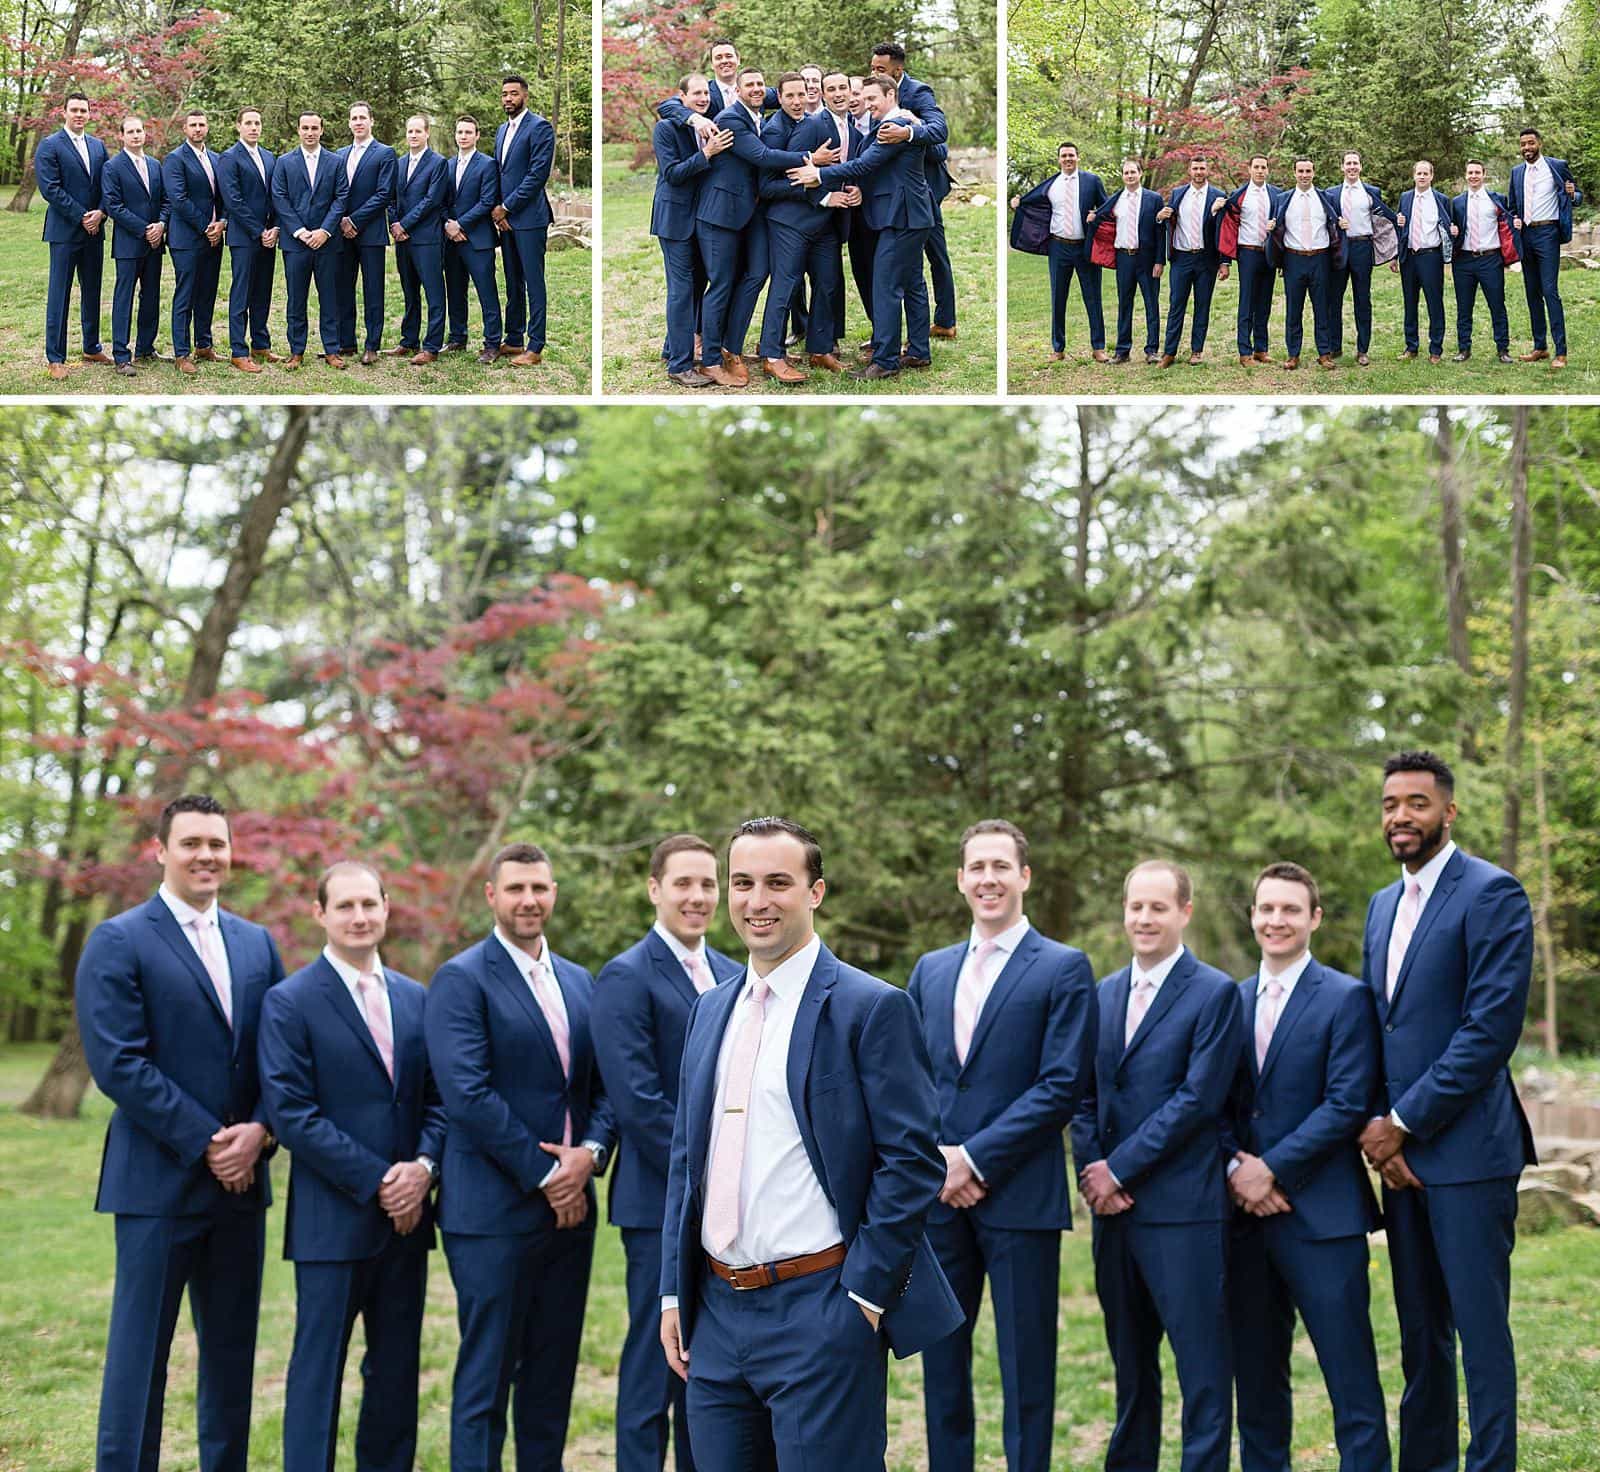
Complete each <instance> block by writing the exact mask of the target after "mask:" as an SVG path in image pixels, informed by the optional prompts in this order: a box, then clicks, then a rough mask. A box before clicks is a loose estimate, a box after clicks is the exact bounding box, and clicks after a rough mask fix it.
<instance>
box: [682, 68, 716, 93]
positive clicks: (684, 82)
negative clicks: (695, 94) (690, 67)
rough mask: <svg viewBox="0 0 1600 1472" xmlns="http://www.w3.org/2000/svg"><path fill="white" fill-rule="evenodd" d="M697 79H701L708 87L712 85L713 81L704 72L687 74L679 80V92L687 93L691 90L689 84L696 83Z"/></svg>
mask: <svg viewBox="0 0 1600 1472" xmlns="http://www.w3.org/2000/svg"><path fill="white" fill-rule="evenodd" d="M696 77H699V78H700V80H701V81H702V82H704V83H705V84H706V85H707V86H708V87H709V86H710V85H711V79H710V78H709V77H707V76H706V74H705V73H704V72H685V73H684V74H683V75H682V76H681V77H679V78H678V91H680V92H687V91H688V90H689V83H690V82H692V81H694V79H695V78H696Z"/></svg>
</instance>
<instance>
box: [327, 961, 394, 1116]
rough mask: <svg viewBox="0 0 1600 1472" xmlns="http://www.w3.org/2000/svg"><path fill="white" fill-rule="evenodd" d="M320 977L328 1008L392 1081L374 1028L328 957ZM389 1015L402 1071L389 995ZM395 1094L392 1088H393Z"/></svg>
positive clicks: (392, 995) (392, 1007) (392, 1005)
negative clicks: (376, 1039)
mask: <svg viewBox="0 0 1600 1472" xmlns="http://www.w3.org/2000/svg"><path fill="white" fill-rule="evenodd" d="M317 967H318V971H317V978H318V980H319V981H320V982H321V984H322V990H323V992H324V994H325V995H326V996H327V998H328V1003H329V1005H330V1006H331V1007H332V1008H333V1010H334V1011H335V1012H337V1013H338V1014H339V1020H340V1021H341V1022H343V1023H344V1025H345V1026H346V1027H348V1028H349V1029H350V1031H351V1032H353V1033H354V1034H355V1035H356V1040H357V1041H358V1042H359V1043H360V1044H361V1046H362V1047H363V1048H365V1049H366V1050H367V1054H368V1056H369V1057H371V1059H372V1061H373V1062H374V1063H375V1064H377V1066H378V1072H379V1073H381V1074H382V1075H383V1077H384V1081H385V1082H386V1083H387V1082H389V1073H388V1070H387V1069H386V1068H384V1066H383V1054H382V1053H380V1052H379V1051H378V1045H377V1043H375V1042H374V1041H373V1039H372V1029H371V1028H370V1027H368V1026H367V1019H366V1018H365V1017H363V1016H362V1015H361V1009H360V1008H359V1007H357V1006H356V999H355V998H354V997H352V996H351V995H350V988H349V987H347V986H346V985H345V984H344V979H343V978H342V977H341V976H340V975H339V973H338V972H337V971H335V970H334V969H333V963H332V962H331V961H329V960H328V958H327V957H326V956H322V957H319V958H318V960H317ZM389 1016H390V1017H391V1018H392V1019H393V1021H392V1022H391V1025H390V1026H391V1031H392V1032H393V1034H394V1039H395V1043H394V1052H395V1072H396V1074H398V1073H399V1072H400V1062H399V1060H400V1041H399V1040H400V1027H399V1021H400V1019H399V1018H398V1016H396V1004H395V999H394V993H393V992H390V994H389ZM391 1092H392V1089H391Z"/></svg>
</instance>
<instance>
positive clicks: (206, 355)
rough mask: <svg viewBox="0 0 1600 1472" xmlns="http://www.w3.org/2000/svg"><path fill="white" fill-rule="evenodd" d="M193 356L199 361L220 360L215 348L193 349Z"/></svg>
mask: <svg viewBox="0 0 1600 1472" xmlns="http://www.w3.org/2000/svg"><path fill="white" fill-rule="evenodd" d="M194 356H195V358H196V360H197V361H199V362H201V363H220V362H221V361H222V359H221V358H219V357H218V356H217V350H216V349H215V348H196V349H195V350H194Z"/></svg>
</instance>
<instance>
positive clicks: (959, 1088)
mask: <svg viewBox="0 0 1600 1472" xmlns="http://www.w3.org/2000/svg"><path fill="white" fill-rule="evenodd" d="M971 1087H972V1085H971V1084H957V1085H956V1092H957V1093H958V1094H964V1093H966V1092H967V1090H968V1089H970V1088H971Z"/></svg>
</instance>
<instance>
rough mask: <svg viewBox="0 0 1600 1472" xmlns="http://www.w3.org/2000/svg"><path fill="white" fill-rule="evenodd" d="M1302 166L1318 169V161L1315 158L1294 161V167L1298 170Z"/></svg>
mask: <svg viewBox="0 0 1600 1472" xmlns="http://www.w3.org/2000/svg"><path fill="white" fill-rule="evenodd" d="M1301 164H1310V165H1311V167H1312V168H1316V166H1317V161H1316V159H1314V158H1297V159H1296V160H1295V161H1294V166H1295V168H1297V169H1298V168H1299V167H1300V165H1301Z"/></svg>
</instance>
